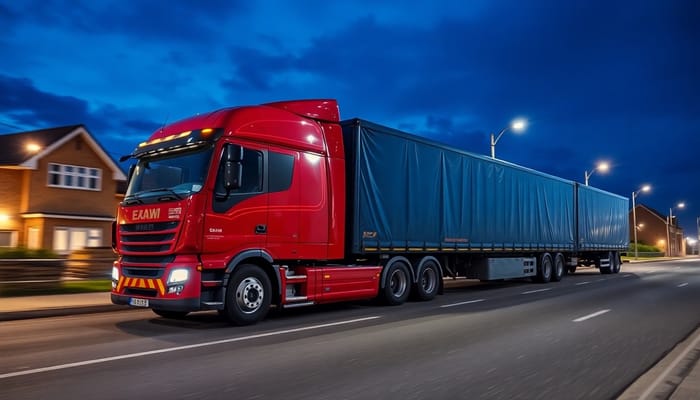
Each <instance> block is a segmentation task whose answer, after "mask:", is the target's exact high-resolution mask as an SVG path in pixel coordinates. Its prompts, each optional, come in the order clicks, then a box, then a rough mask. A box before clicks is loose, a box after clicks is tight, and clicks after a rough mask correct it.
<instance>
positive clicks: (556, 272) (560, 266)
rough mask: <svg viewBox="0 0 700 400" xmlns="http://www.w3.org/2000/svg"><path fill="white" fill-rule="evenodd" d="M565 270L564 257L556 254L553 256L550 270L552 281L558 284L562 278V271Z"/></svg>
mask: <svg viewBox="0 0 700 400" xmlns="http://www.w3.org/2000/svg"><path fill="white" fill-rule="evenodd" d="M565 270H566V265H565V260H564V255H563V254H561V253H557V255H556V256H554V268H552V281H553V282H559V281H560V280H561V278H562V277H563V276H564V271H565Z"/></svg>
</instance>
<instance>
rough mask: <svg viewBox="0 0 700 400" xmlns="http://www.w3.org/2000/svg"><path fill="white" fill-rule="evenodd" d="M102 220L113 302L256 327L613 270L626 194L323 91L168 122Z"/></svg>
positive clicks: (623, 243) (141, 151)
mask: <svg viewBox="0 0 700 400" xmlns="http://www.w3.org/2000/svg"><path fill="white" fill-rule="evenodd" d="M129 158H131V159H134V160H136V163H135V164H134V165H133V166H132V167H131V169H130V172H129V185H128V189H127V192H126V195H125V198H124V201H123V202H122V203H121V204H120V207H119V210H118V214H117V218H116V221H115V223H114V225H113V232H112V233H113V235H112V238H113V243H112V244H113V247H114V249H115V251H116V252H117V253H118V259H117V261H115V263H114V267H113V270H112V281H113V283H112V293H111V299H112V302H113V303H115V304H124V305H130V306H135V307H149V308H151V309H153V311H154V312H155V313H156V314H158V315H161V316H164V317H168V318H182V317H184V316H185V315H186V314H188V313H189V312H192V311H200V310H218V311H219V313H220V314H222V315H223V316H225V317H226V318H227V319H228V320H229V321H230V322H231V323H234V324H238V325H245V324H251V323H255V322H257V321H259V320H261V319H262V318H264V316H265V315H266V314H267V312H268V310H269V308H270V307H272V306H276V307H283V308H288V307H298V306H305V305H312V304H322V303H330V302H339V301H351V300H361V299H371V298H375V297H379V298H380V299H382V300H383V301H384V302H385V303H388V304H390V305H398V304H402V303H403V302H405V301H406V300H407V299H408V298H409V296H412V297H414V298H416V299H418V300H430V299H432V298H433V297H435V296H436V295H437V294H438V293H440V292H441V290H442V282H443V281H442V278H443V276H447V275H451V276H466V277H468V278H475V279H481V280H496V279H511V278H523V277H531V278H532V279H534V280H537V281H539V282H549V281H558V280H560V279H562V276H563V275H564V273H565V272H566V271H567V270H568V271H569V272H573V271H575V269H576V266H577V265H580V264H589V265H595V266H596V267H598V268H599V269H600V270H601V272H603V273H616V272H618V271H619V269H620V256H619V253H620V251H623V250H625V249H626V248H627V246H628V234H627V232H628V222H627V221H628V219H627V209H628V201H627V199H626V198H624V197H620V196H617V195H614V194H611V193H607V192H604V191H601V190H598V189H594V188H591V187H588V186H582V185H579V184H578V183H576V182H572V181H567V180H564V179H561V178H557V177H554V176H551V175H547V174H544V173H541V172H537V171H534V170H531V169H528V168H525V167H522V166H518V165H514V164H511V163H507V162H504V161H500V160H494V159H491V158H487V157H484V156H480V155H476V154H472V153H468V152H464V151H461V150H457V149H452V148H449V147H446V146H444V145H441V144H439V143H436V142H432V141H429V140H426V139H424V138H420V137H417V136H413V135H410V134H407V133H404V132H400V131H398V130H394V129H391V128H387V127H383V126H381V125H377V124H374V123H371V122H368V121H364V120H361V119H352V120H348V121H340V117H339V110H338V104H337V102H336V101H335V100H298V101H286V102H276V103H269V104H263V105H257V106H245V107H234V108H226V109H221V110H217V111H214V112H211V113H208V114H201V115H197V116H194V117H191V118H187V119H184V120H182V121H179V122H175V123H173V124H170V125H167V126H164V127H162V128H161V129H158V130H157V131H156V132H154V133H153V134H152V135H151V137H150V138H149V139H148V140H147V141H145V142H143V143H141V144H139V145H138V146H137V147H136V148H135V150H134V151H133V152H132V153H131V154H130V155H128V156H126V157H124V158H123V160H126V159H129Z"/></svg>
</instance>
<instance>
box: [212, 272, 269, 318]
mask: <svg viewBox="0 0 700 400" xmlns="http://www.w3.org/2000/svg"><path fill="white" fill-rule="evenodd" d="M271 300H272V285H271V284H270V278H269V277H268V276H267V274H266V273H265V271H263V270H262V269H261V268H260V267H258V266H257V265H252V264H243V265H240V266H239V267H237V268H236V270H235V271H234V272H233V274H232V275H231V278H230V279H229V282H228V287H227V288H226V304H225V306H224V312H223V314H224V316H225V317H226V319H228V321H229V322H231V323H232V324H235V325H250V324H254V323H256V322H258V321H260V320H261V319H263V318H265V315H267V312H268V310H269V309H270V302H271Z"/></svg>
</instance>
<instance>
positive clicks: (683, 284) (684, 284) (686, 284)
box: [678, 282, 688, 287]
mask: <svg viewBox="0 0 700 400" xmlns="http://www.w3.org/2000/svg"><path fill="white" fill-rule="evenodd" d="M684 286H688V282H685V283H681V284H680V285H678V287H684Z"/></svg>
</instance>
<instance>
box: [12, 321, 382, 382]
mask: <svg viewBox="0 0 700 400" xmlns="http://www.w3.org/2000/svg"><path fill="white" fill-rule="evenodd" d="M377 318H381V317H380V316H373V317H365V318H357V319H351V320H347V321H338V322H331V323H328V324H320V325H311V326H305V327H302V328H294V329H285V330H281V331H273V332H266V333H258V334H256V335H250V336H242V337H236V338H230V339H222V340H215V341H213V342H204V343H196V344H189V345H185V346H177V347H170V348H165V349H159V350H151V351H142V352H140V353H131V354H122V355H120V356H113V357H105V358H96V359H94V360H85V361H78V362H73V363H68V364H59V365H52V366H50V367H43V368H35V369H28V370H25V371H17V372H9V373H6V374H0V379H6V378H12V377H15V376H22V375H32V374H38V373H41V372H48V371H57V370H61V369H68V368H75V367H82V366H85V365H93V364H101V363H106V362H111V361H118V360H126V359H129V358H137V357H145V356H150V355H154V354H161V353H171V352H174V351H180V350H189V349H196V348H198V347H206V346H215V345H219V344H224V343H234V342H242V341H245V340H251V339H259V338H264V337H269V336H278V335H285V334H288V333H296V332H303V331H310V330H313V329H321V328H327V327H331V326H338V325H347V324H353V323H356V322H363V321H369V320H373V319H377Z"/></svg>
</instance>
